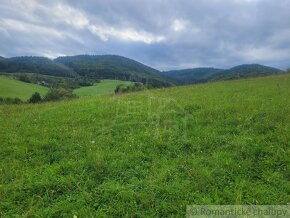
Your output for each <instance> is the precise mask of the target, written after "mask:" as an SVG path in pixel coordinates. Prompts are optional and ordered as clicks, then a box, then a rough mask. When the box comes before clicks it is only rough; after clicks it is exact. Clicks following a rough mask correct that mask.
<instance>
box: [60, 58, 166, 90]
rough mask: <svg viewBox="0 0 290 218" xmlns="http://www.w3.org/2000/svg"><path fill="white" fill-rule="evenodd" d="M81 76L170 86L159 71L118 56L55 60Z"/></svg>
mask: <svg viewBox="0 0 290 218" xmlns="http://www.w3.org/2000/svg"><path fill="white" fill-rule="evenodd" d="M55 61H56V62H58V63H61V64H64V65H66V66H68V67H70V68H72V69H73V70H74V71H75V72H77V73H78V74H79V75H81V76H89V77H94V78H98V79H119V80H128V81H138V82H142V83H144V84H146V83H149V84H150V85H152V86H154V87H163V86H170V85H171V84H170V83H169V82H167V81H166V80H165V79H164V78H162V77H161V76H160V75H159V71H158V70H155V69H153V68H151V67H148V66H146V65H144V64H141V63H139V62H137V61H134V60H132V59H129V58H125V57H122V56H117V55H78V56H66V57H59V58H57V59H55Z"/></svg>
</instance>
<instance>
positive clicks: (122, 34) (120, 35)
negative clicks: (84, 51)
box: [88, 25, 165, 44]
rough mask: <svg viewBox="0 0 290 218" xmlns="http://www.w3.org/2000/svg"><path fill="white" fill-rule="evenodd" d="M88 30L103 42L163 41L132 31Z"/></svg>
mask: <svg viewBox="0 0 290 218" xmlns="http://www.w3.org/2000/svg"><path fill="white" fill-rule="evenodd" d="M88 28H89V30H90V31H91V32H92V33H93V34H95V35H97V36H99V37H100V38H101V39H102V40H103V41H107V40H109V38H110V37H114V38H117V39H121V40H129V41H140V42H144V43H146V44H151V43H156V42H161V41H164V40H165V37H163V36H154V35H152V34H150V33H147V32H144V31H139V32H138V31H136V30H134V29H120V30H119V29H115V28H113V27H109V26H96V25H90V26H89V27H88Z"/></svg>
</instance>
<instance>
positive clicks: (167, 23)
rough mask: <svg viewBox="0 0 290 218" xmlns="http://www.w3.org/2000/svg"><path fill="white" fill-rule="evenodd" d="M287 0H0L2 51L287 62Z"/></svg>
mask: <svg viewBox="0 0 290 218" xmlns="http://www.w3.org/2000/svg"><path fill="white" fill-rule="evenodd" d="M289 8H290V0H277V1H272V0H233V1H227V0H211V1H210V0H204V1H188V0H172V1H166V0H147V1H135V0H123V1H119V0H106V1H102V0H97V1H93V0H84V1H76V0H61V1H57V0H50V1H48V0H42V1H36V0H2V3H1V5H0V10H1V11H2V12H1V14H0V43H1V44H0V55H3V56H16V55H46V56H49V57H55V56H57V55H73V54H82V53H86V54H110V53H113V54H119V55H124V56H127V57H130V58H133V59H136V60H139V61H141V62H143V63H146V64H149V65H151V66H154V67H156V68H158V69H160V70H167V69H172V68H173V69H178V68H187V67H198V66H215V67H231V66H233V65H236V64H242V63H260V64H266V65H272V66H275V67H280V68H287V67H290V60H289V56H290V23H289V20H290V13H289V12H288V9H289Z"/></svg>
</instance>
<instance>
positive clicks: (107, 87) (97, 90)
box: [74, 80, 131, 96]
mask: <svg viewBox="0 0 290 218" xmlns="http://www.w3.org/2000/svg"><path fill="white" fill-rule="evenodd" d="M121 84H124V85H129V84H131V82H129V81H121V80H102V81H101V82H100V83H96V84H95V85H93V86H87V87H82V88H79V89H75V90H74V94H76V95H77V96H98V95H107V94H113V93H114V91H115V89H116V87H117V86H118V85H121Z"/></svg>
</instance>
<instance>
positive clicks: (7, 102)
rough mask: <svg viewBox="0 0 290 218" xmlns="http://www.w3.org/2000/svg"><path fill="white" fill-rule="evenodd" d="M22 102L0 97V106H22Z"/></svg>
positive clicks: (18, 99) (16, 99)
mask: <svg viewBox="0 0 290 218" xmlns="http://www.w3.org/2000/svg"><path fill="white" fill-rule="evenodd" d="M22 103H23V101H22V100H21V99H20V98H2V97H0V104H22Z"/></svg>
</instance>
